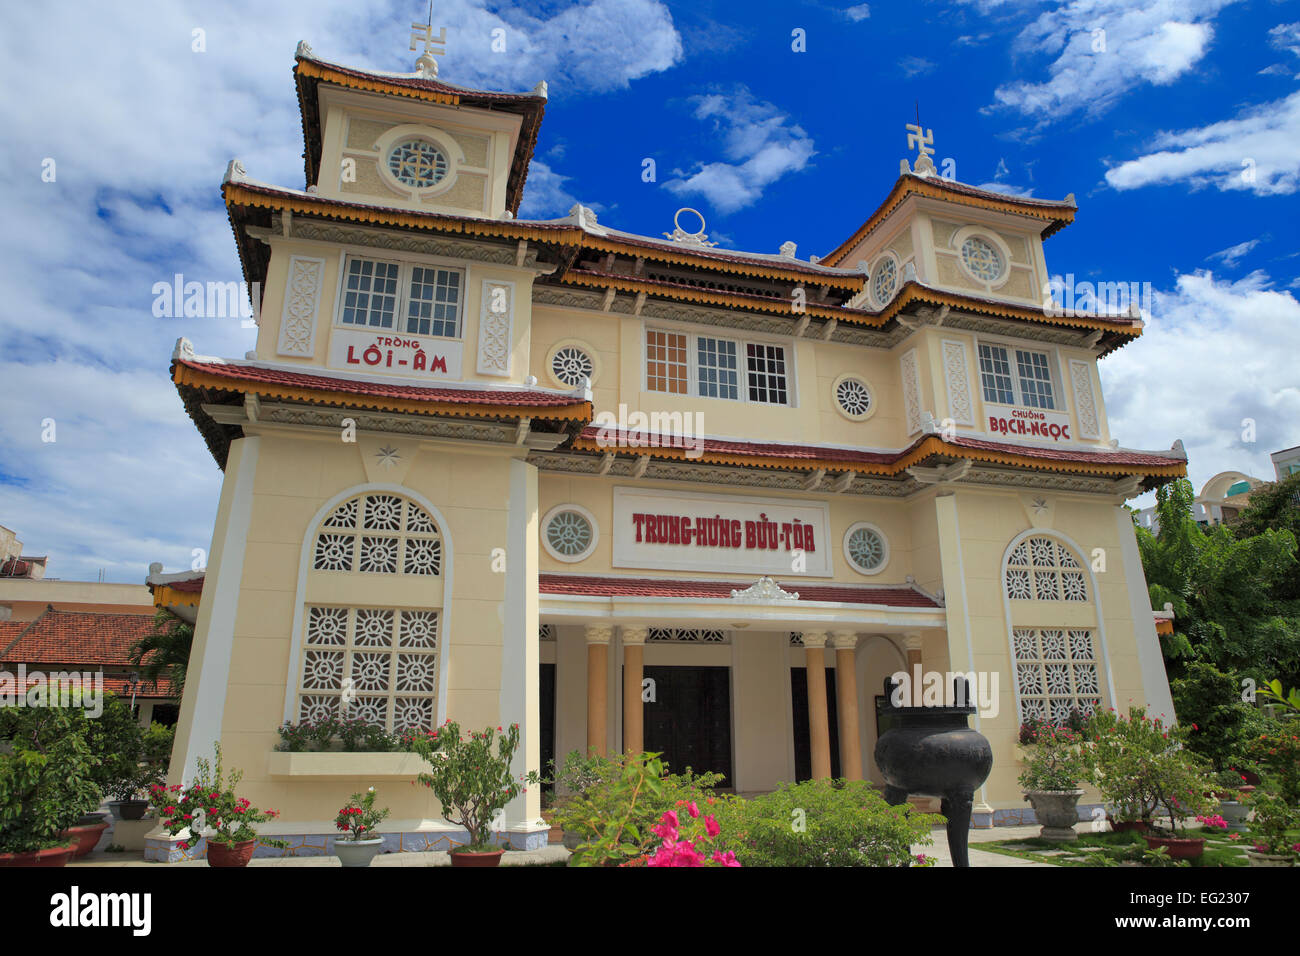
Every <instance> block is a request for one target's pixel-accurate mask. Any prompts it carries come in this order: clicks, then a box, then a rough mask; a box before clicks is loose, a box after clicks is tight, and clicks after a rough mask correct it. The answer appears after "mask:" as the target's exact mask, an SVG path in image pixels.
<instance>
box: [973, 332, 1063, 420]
mask: <svg viewBox="0 0 1300 956" xmlns="http://www.w3.org/2000/svg"><path fill="white" fill-rule="evenodd" d="M1012 351H1014V352H1015V356H1016V361H1015V366H1014V370H1013V366H1012V364H1011V357H1010V353H1011V352H1012ZM979 354H980V384H981V385H982V386H983V389H984V401H986V402H996V403H998V404H999V405H1027V406H1029V407H1030V408H1045V409H1049V410H1050V409H1054V408H1056V394H1055V391H1054V389H1053V388H1052V368H1051V360H1050V358H1049V356H1048V354H1047V353H1046V352H1030V351H1027V350H1025V349H1014V350H1012V349H1009V348H1007V346H1004V345H989V344H988V343H984V342H982V343H980V347H979Z"/></svg>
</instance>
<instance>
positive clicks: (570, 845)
mask: <svg viewBox="0 0 1300 956" xmlns="http://www.w3.org/2000/svg"><path fill="white" fill-rule="evenodd" d="M563 833H564V835H563V836H562V837H561V838H560V842H561V843H563V844H564V848H565V849H566V850H576V849H577V848H578V847H580V846H582V843H583V840H582V834H581V833H577V832H575V831H573V830H565V831H563Z"/></svg>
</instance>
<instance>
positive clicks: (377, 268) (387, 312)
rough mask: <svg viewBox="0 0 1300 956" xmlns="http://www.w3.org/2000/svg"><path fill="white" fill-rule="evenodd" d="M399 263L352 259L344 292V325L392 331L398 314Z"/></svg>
mask: <svg viewBox="0 0 1300 956" xmlns="http://www.w3.org/2000/svg"><path fill="white" fill-rule="evenodd" d="M397 271H398V264H397V263H396V262H383V261H381V260H379V259H357V258H349V259H348V271H347V278H346V280H345V282H344V286H343V289H344V292H343V322H344V324H346V325H363V326H368V327H370V328H376V329H391V328H392V327H393V315H394V313H395V312H396V311H397Z"/></svg>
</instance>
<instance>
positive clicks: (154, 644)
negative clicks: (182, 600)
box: [128, 609, 194, 699]
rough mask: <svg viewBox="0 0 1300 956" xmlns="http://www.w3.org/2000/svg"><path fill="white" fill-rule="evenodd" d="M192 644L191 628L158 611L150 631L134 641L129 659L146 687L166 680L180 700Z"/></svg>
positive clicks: (171, 615) (192, 629)
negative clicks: (138, 668) (138, 670)
mask: <svg viewBox="0 0 1300 956" xmlns="http://www.w3.org/2000/svg"><path fill="white" fill-rule="evenodd" d="M193 644H194V625H192V624H190V623H189V622H187V621H182V620H181V619H180V618H179V617H177V616H176V615H175V614H172V613H171V612H170V611H165V610H162V609H159V611H158V613H157V614H155V615H154V618H153V631H151V632H150V633H148V634H146V635H145V636H144V637H142V638H141V639H140V640H139V641H137V642H136V643H135V645H134V646H132V648H131V650H130V651H128V656H129V657H130V660H131V663H132V664H136V665H138V666H139V667H140V675H141V677H142V679H143V680H144V682H145V683H147V684H152V683H156V682H157V681H158V680H160V679H166V680H169V681H171V684H172V688H173V689H174V691H175V696H176V698H177V699H179V698H180V696H181V693H182V691H184V690H185V671H186V669H187V668H188V667H189V665H190V649H191V647H192V646H193ZM146 658H148V659H147V660H146Z"/></svg>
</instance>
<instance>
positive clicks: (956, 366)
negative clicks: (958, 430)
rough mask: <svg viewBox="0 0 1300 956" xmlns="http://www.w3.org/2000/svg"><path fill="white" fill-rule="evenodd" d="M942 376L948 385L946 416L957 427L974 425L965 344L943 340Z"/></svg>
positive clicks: (973, 410)
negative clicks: (948, 416)
mask: <svg viewBox="0 0 1300 956" xmlns="http://www.w3.org/2000/svg"><path fill="white" fill-rule="evenodd" d="M943 374H944V380H945V381H946V382H947V385H948V414H949V415H950V416H951V417H952V420H953V421H954V422H956V423H957V424H958V425H974V424H975V405H974V402H972V401H971V392H970V373H969V372H968V371H967V368H966V343H965V342H959V341H956V340H954V339H944V340H943Z"/></svg>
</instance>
